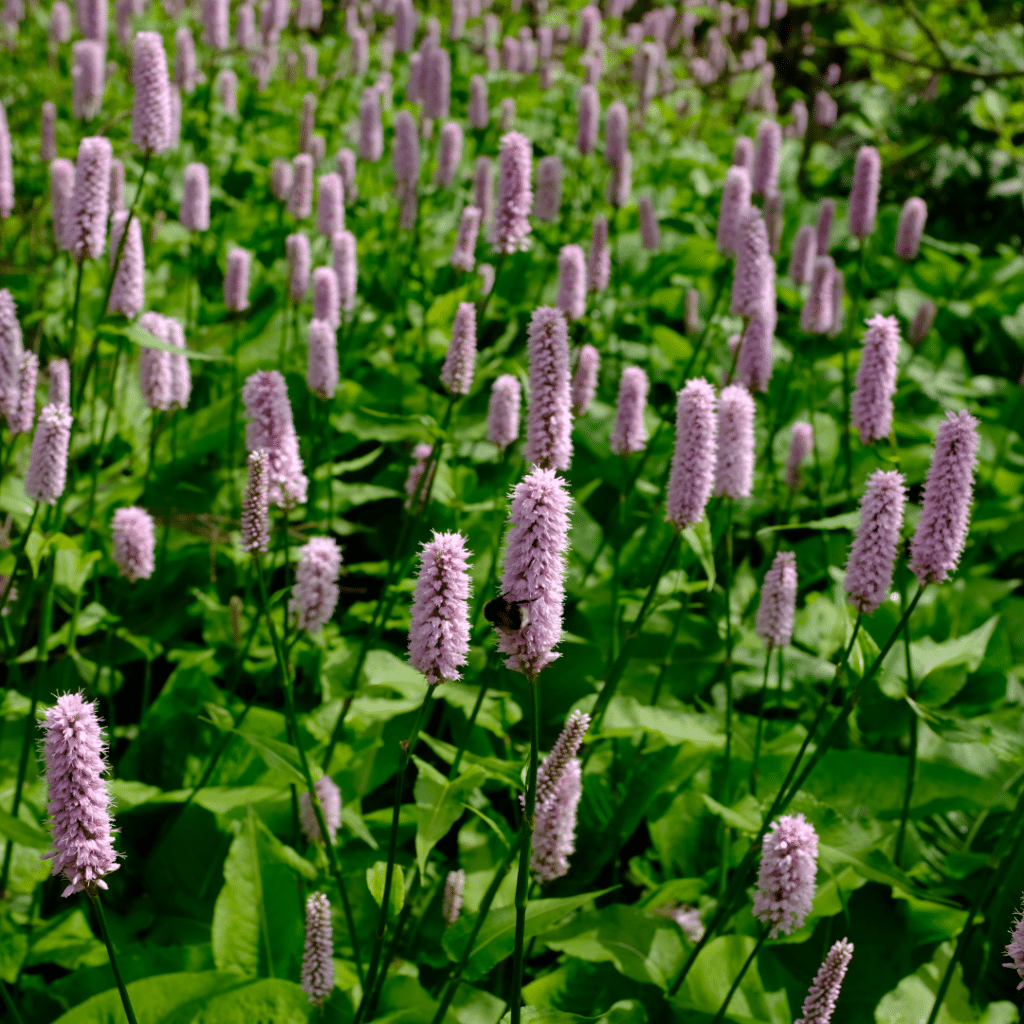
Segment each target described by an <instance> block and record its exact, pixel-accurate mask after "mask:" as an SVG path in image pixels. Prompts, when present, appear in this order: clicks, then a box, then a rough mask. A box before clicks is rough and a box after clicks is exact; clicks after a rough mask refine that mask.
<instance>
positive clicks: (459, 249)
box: [449, 206, 480, 273]
mask: <svg viewBox="0 0 1024 1024" xmlns="http://www.w3.org/2000/svg"><path fill="white" fill-rule="evenodd" d="M479 233H480V209H479V207H476V206H464V207H463V208H462V216H461V218H460V219H459V231H458V234H457V235H456V236H455V247H454V248H453V249H452V256H451V259H450V260H449V262H450V263H451V265H452V266H453V267H455V269H456V270H465V271H466V272H467V273H468V272H469V271H471V270H472V269H473V267H475V266H476V240H477V236H478V235H479Z"/></svg>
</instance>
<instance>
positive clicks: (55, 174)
mask: <svg viewBox="0 0 1024 1024" xmlns="http://www.w3.org/2000/svg"><path fill="white" fill-rule="evenodd" d="M74 192H75V165H74V164H73V163H72V162H71V161H70V160H63V159H61V158H60V157H58V158H57V159H56V160H52V161H51V162H50V204H51V207H52V210H53V214H52V216H53V240H54V242H55V243H56V245H57V248H58V249H67V248H69V247H70V244H71V243H70V241H69V234H70V230H71V225H72V224H73V221H72V210H73V203H74Z"/></svg>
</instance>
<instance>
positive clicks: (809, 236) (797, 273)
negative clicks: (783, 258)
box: [789, 224, 817, 284]
mask: <svg viewBox="0 0 1024 1024" xmlns="http://www.w3.org/2000/svg"><path fill="white" fill-rule="evenodd" d="M816 251H817V238H816V234H815V230H814V227H813V226H812V225H810V224H804V226H803V227H802V228H800V230H799V231H798V232H797V233H796V240H795V241H794V242H793V255H792V256H791V258H790V261H789V277H790V280H792V282H793V283H794V284H810V282H811V278H812V276H813V275H814V257H815V254H816Z"/></svg>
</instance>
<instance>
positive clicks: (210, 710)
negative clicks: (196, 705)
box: [203, 700, 235, 732]
mask: <svg viewBox="0 0 1024 1024" xmlns="http://www.w3.org/2000/svg"><path fill="white" fill-rule="evenodd" d="M203 707H204V708H205V709H206V721H208V722H210V723H211V724H212V725H215V726H216V727H217V728H218V729H219V730H220V731H221V732H232V731H233V730H234V728H235V717H234V715H232V714H231V712H230V711H228V709H227V708H225V707H221V706H220V704H214V703H213V701H211V700H207V701H203Z"/></svg>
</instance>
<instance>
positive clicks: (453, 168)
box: [434, 121, 463, 188]
mask: <svg viewBox="0 0 1024 1024" xmlns="http://www.w3.org/2000/svg"><path fill="white" fill-rule="evenodd" d="M462 143H463V138H462V126H461V125H460V124H459V123H458V121H448V122H447V123H446V124H445V125H444V126H443V127H442V128H441V151H440V154H439V155H438V158H437V173H436V174H435V175H434V184H435V185H437V186H439V187H440V188H449V187H450V186H451V184H452V182H454V181H455V176H456V174H458V171H459V162H460V161H461V160H462Z"/></svg>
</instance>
